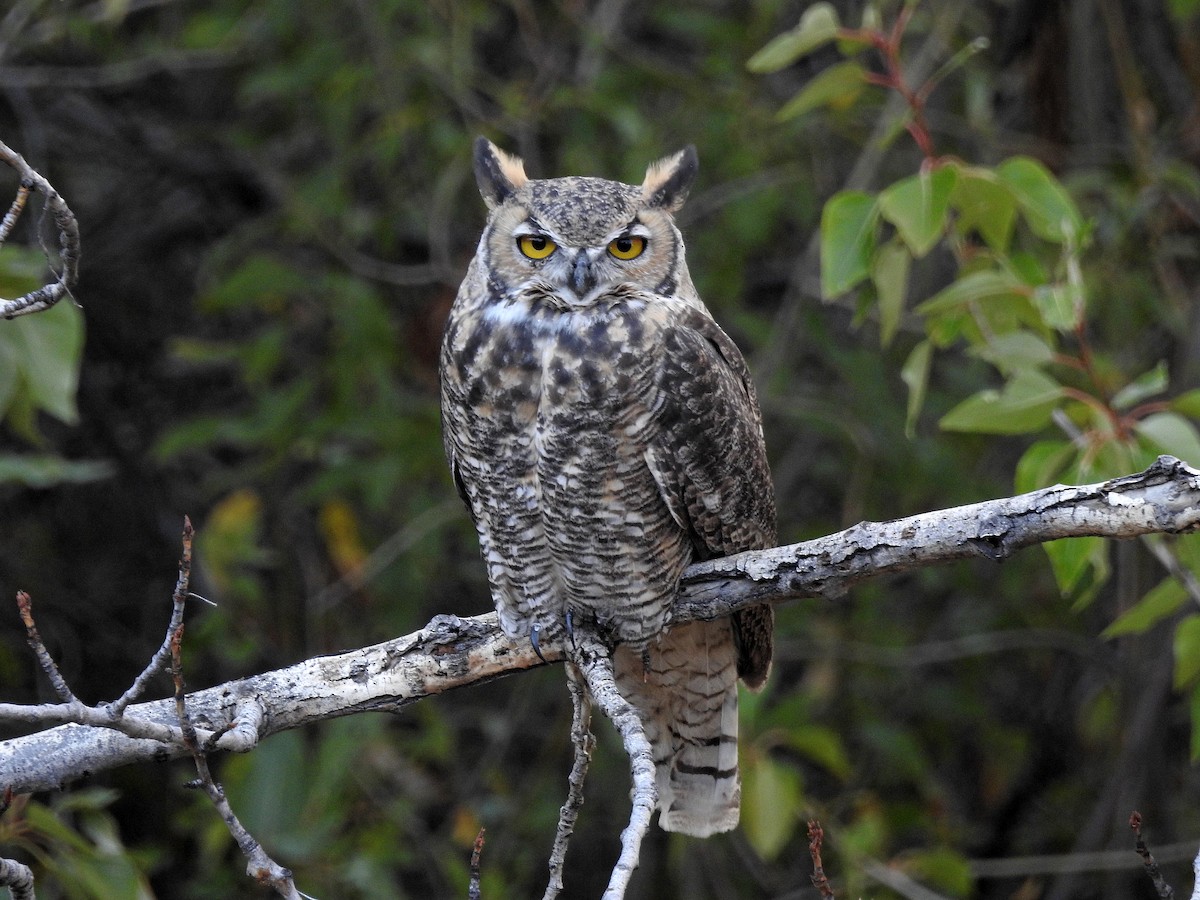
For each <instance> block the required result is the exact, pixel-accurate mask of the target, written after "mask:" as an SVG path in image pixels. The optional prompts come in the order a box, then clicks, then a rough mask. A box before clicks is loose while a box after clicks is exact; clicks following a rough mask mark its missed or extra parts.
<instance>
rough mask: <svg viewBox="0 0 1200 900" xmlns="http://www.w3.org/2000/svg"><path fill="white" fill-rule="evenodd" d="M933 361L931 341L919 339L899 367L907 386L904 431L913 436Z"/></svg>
mask: <svg viewBox="0 0 1200 900" xmlns="http://www.w3.org/2000/svg"><path fill="white" fill-rule="evenodd" d="M932 361H933V343H932V342H931V341H921V343H919V344H917V346H915V347H913V348H912V351H911V352H910V353H909V354H908V359H906V360H905V361H904V366H903V368H901V369H900V378H901V379H902V380H903V381H904V383H905V384H906V385H907V386H908V409H907V411H906V412H905V416H904V431H905V433H906V434H907V435H908V436H909V437H912V436H913V432H914V430H915V429H916V424H917V417H918V416H919V415H920V414H921V407H922V406H924V405H925V389H926V387H928V385H929V367H930V364H931V362H932Z"/></svg>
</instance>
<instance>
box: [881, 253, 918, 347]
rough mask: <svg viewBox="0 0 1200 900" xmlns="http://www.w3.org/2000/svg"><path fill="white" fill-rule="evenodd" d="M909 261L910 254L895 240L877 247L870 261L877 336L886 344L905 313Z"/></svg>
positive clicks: (910, 258)
mask: <svg viewBox="0 0 1200 900" xmlns="http://www.w3.org/2000/svg"><path fill="white" fill-rule="evenodd" d="M910 262H912V256H911V255H909V252H908V251H907V250H906V249H905V248H904V247H903V246H902V245H901V244H899V243H897V242H896V241H888V243H886V244H884V245H883V246H882V247H880V248H879V249H878V250H877V251H876V252H875V258H874V259H873V260H872V261H871V281H872V282H873V283H874V285H875V293H876V295H878V297H879V339H880V342H881V343H882V344H883V346H885V347H886V346H887V345H888V344H890V343H891V342H892V338H894V337H895V336H896V330H897V329H898V328H899V327H900V319H901V317H902V316H903V315H904V299H905V297H906V296H907V294H908V266H909V263H910Z"/></svg>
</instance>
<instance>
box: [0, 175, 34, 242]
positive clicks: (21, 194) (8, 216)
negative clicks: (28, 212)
mask: <svg viewBox="0 0 1200 900" xmlns="http://www.w3.org/2000/svg"><path fill="white" fill-rule="evenodd" d="M30 190H32V185H30V184H28V183H27V182H24V181H22V182H21V185H20V187H18V188H17V196H16V197H14V198H13V202H12V206H10V207H9V208H8V212H6V213H5V214H4V220H3V221H0V244H3V243H4V242H5V241H7V240H8V236H9V235H10V234H11V233H12V230H13V227H14V226H15V225H16V224H17V219H19V218H21V212H22V211H23V210H24V209H25V202H26V201H27V200H28V199H29V192H30Z"/></svg>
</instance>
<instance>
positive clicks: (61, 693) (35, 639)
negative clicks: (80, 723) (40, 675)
mask: <svg viewBox="0 0 1200 900" xmlns="http://www.w3.org/2000/svg"><path fill="white" fill-rule="evenodd" d="M17 609H18V610H19V611H20V613H21V621H22V622H24V623H25V639H26V641H28V643H29V647H30V649H32V650H33V653H34V655H35V656H36V657H37V661H38V663H39V664H40V665H41V667H42V671H43V672H45V673H46V677H47V678H49V679H50V684H51V685H53V687H54V693H56V694H58V699H59V700H61V701H62V702H63V703H78V702H79V701H78V700H76V699H75V695H74V694H72V693H71V689H70V688H69V687H68V686H67V682H66V679H64V678H63V677H62V673H61V672H60V671H58V666H57V664H55V662H54V658H53V657H52V656H51V655H50V651H49V650H47V649H46V645H45V644H44V643H42V636H41V635H40V634H39V633H38V630H37V625H36V624H34V621H33V599H32V598H31V597H30V596H29V595H28V594H27V593H25V592H24V591H17Z"/></svg>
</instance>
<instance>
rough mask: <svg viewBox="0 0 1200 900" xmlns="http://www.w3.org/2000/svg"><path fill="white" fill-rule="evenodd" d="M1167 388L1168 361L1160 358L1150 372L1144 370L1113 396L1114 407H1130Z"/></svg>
mask: <svg viewBox="0 0 1200 900" xmlns="http://www.w3.org/2000/svg"><path fill="white" fill-rule="evenodd" d="M1166 389H1167V363H1166V361H1165V360H1159V362H1158V365H1156V366H1155V367H1154V368H1153V369H1151V370H1150V371H1149V372H1143V373H1142V374H1141V375H1139V376H1138V377H1137V378H1135V379H1134V380H1133V381H1131V382H1129V384H1127V385H1125V387H1123V388H1121V390H1119V391H1117V393H1116V395H1115V396H1114V397H1113V398H1112V407H1113V408H1114V409H1129V408H1131V407H1133V406H1136V405H1137V404H1138V403H1141V402H1142V401H1143V400H1145V399H1146V398H1148V397H1153V396H1154V395H1155V394H1161V393H1162V392H1163V391H1165V390H1166Z"/></svg>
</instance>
